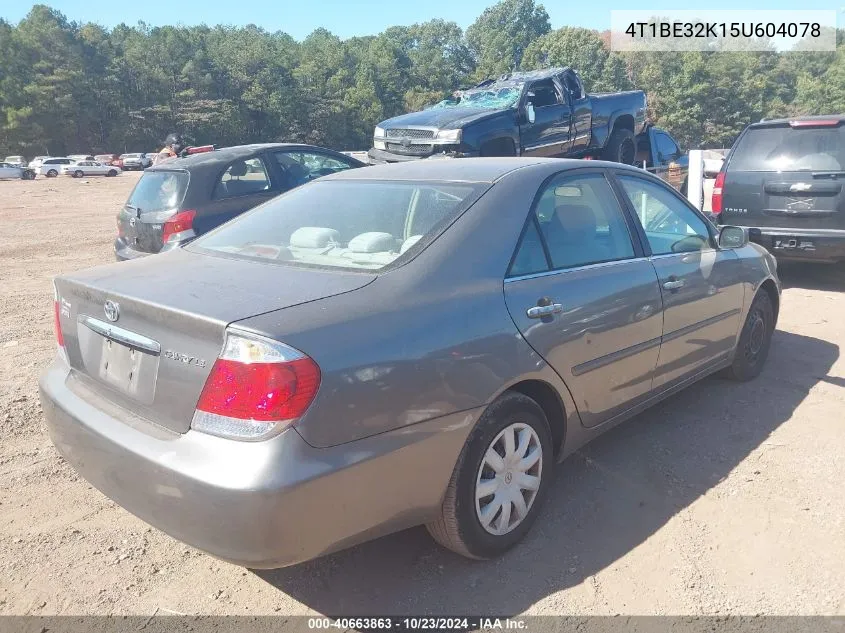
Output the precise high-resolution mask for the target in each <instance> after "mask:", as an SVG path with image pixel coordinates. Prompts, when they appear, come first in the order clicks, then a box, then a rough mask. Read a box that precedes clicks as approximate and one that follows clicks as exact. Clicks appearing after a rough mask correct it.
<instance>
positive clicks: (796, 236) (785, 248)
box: [755, 227, 845, 262]
mask: <svg viewBox="0 0 845 633" xmlns="http://www.w3.org/2000/svg"><path fill="white" fill-rule="evenodd" d="M760 233H761V237H760V238H759V239H756V240H755V241H756V242H757V243H758V244H760V245H761V246H764V247H766V248H767V249H768V250H769V252H770V253H772V255H774V256H775V257H777V258H778V259H791V260H799V261H801V260H803V261H823V262H837V261H845V231H839V230H833V229H815V230H814V229H807V230H803V229H788V228H769V227H766V228H761V229H760Z"/></svg>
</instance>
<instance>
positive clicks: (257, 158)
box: [114, 143, 364, 260]
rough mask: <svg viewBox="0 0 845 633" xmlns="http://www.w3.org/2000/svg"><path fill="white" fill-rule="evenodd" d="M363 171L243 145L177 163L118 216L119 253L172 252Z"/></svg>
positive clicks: (288, 148) (138, 190) (149, 179)
mask: <svg viewBox="0 0 845 633" xmlns="http://www.w3.org/2000/svg"><path fill="white" fill-rule="evenodd" d="M363 166H364V163H362V162H361V161H358V160H355V159H354V158H351V157H349V156H345V155H344V154H341V153H340V152H334V151H332V150H329V149H324V148H322V147H314V146H313V145H293V144H285V143H271V144H265V145H239V146H236V147H227V148H223V149H218V150H214V151H209V152H203V153H200V154H194V155H191V156H187V157H185V158H173V159H170V160H167V161H164V162H163V163H161V164H159V165H154V166H153V167H150V168H148V169H146V170H145V171H144V174H143V175H142V176H141V179H140V180H139V181H138V184H137V185H135V189H133V190H132V193H131V194H130V195H129V199H128V200H127V201H126V204H125V205H124V206H123V209H122V210H121V211H120V213H118V215H117V233H118V234H117V238H116V239H115V241H114V252H115V256H116V257H117V259H118V260H124V259H134V258H136V257H143V256H145V255H150V254H153V253H158V252H159V251H161V250H162V249H163V248H164V249H165V250H167V249H173V248H178V247H179V246H181V245H183V244H185V243H187V242H189V241H191V240H192V239H194V238H195V237H196V236H197V235H202V234H203V233H205V232H206V231H210V230H211V229H213V228H215V227H217V226H219V225H221V224H223V223H224V222H226V221H227V220H231V219H232V218H233V217H235V216H236V215H240V214H241V213H243V212H244V211H247V210H249V209H251V208H253V207H255V206H257V205H259V204H261V203H262V202H266V201H267V200H269V199H270V198H273V197H274V196H277V195H279V194H280V193H283V192H285V191H288V190H289V189H292V188H294V187H297V186H299V185H301V184H304V183H306V182H309V181H311V180H314V179H315V178H319V177H320V176H325V175H327V174H333V173H335V172H338V171H343V170H345V169H351V168H355V167H363Z"/></svg>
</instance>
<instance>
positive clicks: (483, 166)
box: [320, 157, 643, 183]
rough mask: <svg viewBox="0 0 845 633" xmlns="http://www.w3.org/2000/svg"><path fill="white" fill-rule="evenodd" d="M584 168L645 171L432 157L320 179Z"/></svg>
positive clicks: (552, 161) (446, 177)
mask: <svg viewBox="0 0 845 633" xmlns="http://www.w3.org/2000/svg"><path fill="white" fill-rule="evenodd" d="M584 167H613V168H619V169H630V170H632V171H634V172H635V173H640V174H642V173H643V171H642V170H641V169H639V168H637V167H629V166H628V165H622V164H620V163H610V162H607V161H600V160H591V161H585V160H577V159H572V158H525V157H510V158H429V159H424V160H412V161H405V162H401V163H389V164H382V165H373V166H371V167H367V168H364V169H349V170H345V171H341V172H337V173H336V174H329V175H327V176H323V177H322V178H320V180H412V181H413V180H416V181H419V180H432V181H441V182H486V183H493V182H496V181H497V180H499V179H500V178H502V177H504V176H506V175H508V174H510V173H512V172H514V171H517V170H533V169H539V170H543V171H546V172H548V173H549V174H552V173H554V172H557V171H565V170H567V169H578V168H584Z"/></svg>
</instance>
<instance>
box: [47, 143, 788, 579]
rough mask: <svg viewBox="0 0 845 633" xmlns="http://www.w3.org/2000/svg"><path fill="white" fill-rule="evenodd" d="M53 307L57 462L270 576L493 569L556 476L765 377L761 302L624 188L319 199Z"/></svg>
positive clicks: (400, 179) (247, 218)
mask: <svg viewBox="0 0 845 633" xmlns="http://www.w3.org/2000/svg"><path fill="white" fill-rule="evenodd" d="M269 151H273V150H269ZM210 158H211V157H209V156H206V157H205V160H209V159H210ZM224 166H225V162H224V161H221V162H219V163H218V170H219V168H220V167H224ZM149 173H154V174H155V173H161V172H158V171H152V172H150V171H147V172H145V175H144V177H146V175H147V174H149ZM191 182H193V175H192V178H191ZM55 297H56V300H55V322H56V327H57V330H56V335H57V339H58V345H59V352H58V354H57V356H56V359H55V361H54V363H53V364H52V365H51V367H49V368H48V369H47V370H46V372H45V373H44V374H43V375H42V377H41V380H40V393H41V401H42V408H43V410H44V414H45V417H46V420H47V425H48V428H49V432H50V435H51V437H52V439H53V442H54V443H55V445H56V447H57V448H58V450H59V451H60V452H61V453H62V454H63V455H64V457H65V459H66V460H67V461H68V462H69V463H70V464H71V465H72V466H73V467H74V468H75V469H76V470H77V471H78V472H79V473H80V474H81V475H82V476H83V477H84V478H85V479H87V480H88V481H89V482H90V483H91V484H92V485H93V486H95V487H97V488H98V489H100V490H101V491H103V492H104V493H105V494H107V495H108V496H110V497H111V498H112V499H114V500H115V501H116V502H117V503H119V504H121V505H122V506H124V507H125V508H127V509H128V510H130V511H131V512H132V513H133V514H135V515H137V516H139V517H140V518H141V519H142V520H144V521H146V522H148V523H150V524H152V525H155V526H158V527H159V528H161V529H162V530H164V531H165V532H167V533H169V534H171V535H173V536H175V537H176V538H179V539H181V540H183V541H185V542H187V543H190V544H191V545H193V546H195V547H197V548H199V549H201V550H204V551H206V552H209V553H211V554H212V555H215V556H218V557H220V558H223V559H226V560H229V561H232V562H235V563H237V564H240V565H245V566H249V567H257V568H262V567H277V566H284V565H289V564H293V563H296V562H299V561H303V560H306V559H309V558H313V557H316V556H320V555H323V554H325V553H328V552H330V551H333V550H336V549H340V548H343V547H348V546H350V545H353V544H354V543H357V542H360V541H363V540H367V539H370V538H373V537H375V536H378V535H381V534H385V533H388V532H391V531H395V530H399V529H404V528H407V527H410V526H413V525H417V524H426V525H427V526H428V528H429V531H430V532H431V534H432V535H433V536H434V538H435V539H436V540H437V541H438V542H440V543H441V544H443V545H445V546H446V547H448V548H450V549H452V550H454V551H456V552H458V553H460V554H463V555H466V556H470V557H474V558H488V557H493V556H497V555H499V554H501V553H503V552H504V551H505V550H507V549H508V548H510V547H512V546H513V545H515V544H516V543H517V542H518V541H519V540H520V539H522V538H523V537H524V536H525V534H526V533H527V532H528V530H529V529H530V527H531V525H532V523H533V522H534V520H535V519H536V518H537V517H538V514H539V512H540V509H541V506H542V504H543V501H544V499H545V497H546V496H547V495H548V493H549V488H550V486H551V485H552V484H551V480H552V477H553V472H554V469H555V462H556V461H559V460H560V459H563V458H564V457H566V456H567V455H570V454H572V453H573V452H575V451H577V450H578V449H579V448H580V447H581V446H582V445H584V444H585V443H586V442H588V441H589V440H590V439H592V438H594V437H596V436H598V435H599V434H601V433H602V432H604V431H605V430H607V429H609V428H611V427H613V426H615V425H616V424H618V423H620V422H622V421H623V420H624V419H626V418H628V417H631V416H632V415H634V414H636V413H638V412H640V411H642V410H643V409H644V408H646V407H647V406H649V405H652V404H654V403H656V402H658V401H659V400H662V399H663V398H666V397H667V396H669V395H671V394H673V393H675V392H677V391H678V390H680V389H682V388H683V387H685V386H687V385H689V384H691V383H692V382H694V381H696V380H699V379H701V378H703V377H705V376H707V375H709V374H711V373H713V372H716V371H720V370H722V371H724V372H725V373H726V375H727V376H730V377H732V378H734V379H737V380H749V379H751V378H754V377H755V376H757V375H758V374H759V372H760V371H761V369H762V367H763V364H764V362H765V360H766V355H767V353H768V351H769V346H770V343H771V337H772V332H773V330H774V328H775V322H776V319H777V314H778V306H779V302H780V282H779V281H778V277H777V272H776V268H775V262H774V258H773V257H772V256H771V255H770V254H769V253H767V252H766V250H765V249H763V248H761V247H759V246H757V245H755V244H749V243H748V235H747V232H746V231H745V230H743V229H741V228H737V227H727V226H726V227H723V228H722V229H721V232H717V231H716V228H715V226H714V225H712V224H711V223H710V222H708V221H707V220H706V219H705V218H704V216H703V215H702V214H701V213H700V212H699V211H698V210H697V209H695V208H693V207H692V206H691V205H690V204H689V203H688V202H687V201H686V200H685V199H684V198H683V197H682V196H680V194H678V193H677V192H676V191H675V190H674V189H672V188H671V187H669V186H668V185H667V184H666V183H664V182H663V181H661V180H660V179H658V178H656V177H655V176H653V175H651V174H648V173H646V172H644V171H643V170H641V169H638V168H634V167H626V166H622V165H619V164H614V163H608V162H597V161H591V162H586V161H560V160H548V159H525V158H513V159H494V160H489V159H467V160H432V161H417V162H407V163H403V164H399V165H383V166H376V167H370V168H368V169H350V170H346V171H343V172H341V173H336V174H333V175H330V176H326V177H325V178H323V179H320V180H318V181H316V182H312V183H309V184H307V185H305V186H303V187H300V188H298V189H295V190H293V191H290V192H289V193H287V194H285V195H283V196H279V197H278V198H275V199H274V200H272V201H271V202H268V203H267V204H265V205H262V206H261V207H259V208H257V209H255V210H253V211H252V212H250V213H247V214H244V215H243V216H241V217H239V218H237V219H235V220H233V221H232V222H230V223H227V224H225V225H223V226H221V227H219V228H218V229H217V230H215V231H212V232H210V233H208V234H207V235H205V236H203V237H200V238H199V239H197V240H196V241H195V242H193V243H192V244H189V245H187V246H185V247H184V248H181V249H177V250H175V251H172V252H169V253H165V254H163V255H161V256H158V257H151V258H147V259H146V260H144V261H138V262H134V263H133V265H131V266H126V265H124V264H113V265H110V266H105V267H104V266H99V267H97V268H94V269H91V270H89V271H83V272H79V273H73V274H69V275H63V276H61V277H58V278H57V279H56V280H55ZM83 385H84V387H83ZM330 509H331V510H336V513H335V514H334V515H332V519H331V520H327V516H328V515H327V512H328V511H329V510H330ZM221 517H224V518H225V520H223V519H221Z"/></svg>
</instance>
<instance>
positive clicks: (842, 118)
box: [748, 114, 845, 128]
mask: <svg viewBox="0 0 845 633" xmlns="http://www.w3.org/2000/svg"><path fill="white" fill-rule="evenodd" d="M790 121H839V122H845V114H817V115H814V116H796V117H790V118H788V119H763V120H762V121H759V122H757V123H752V124H751V125H749V126H748V127H755V128H756V127H770V126H776V125H785V124H788V123H789V122H790Z"/></svg>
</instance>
